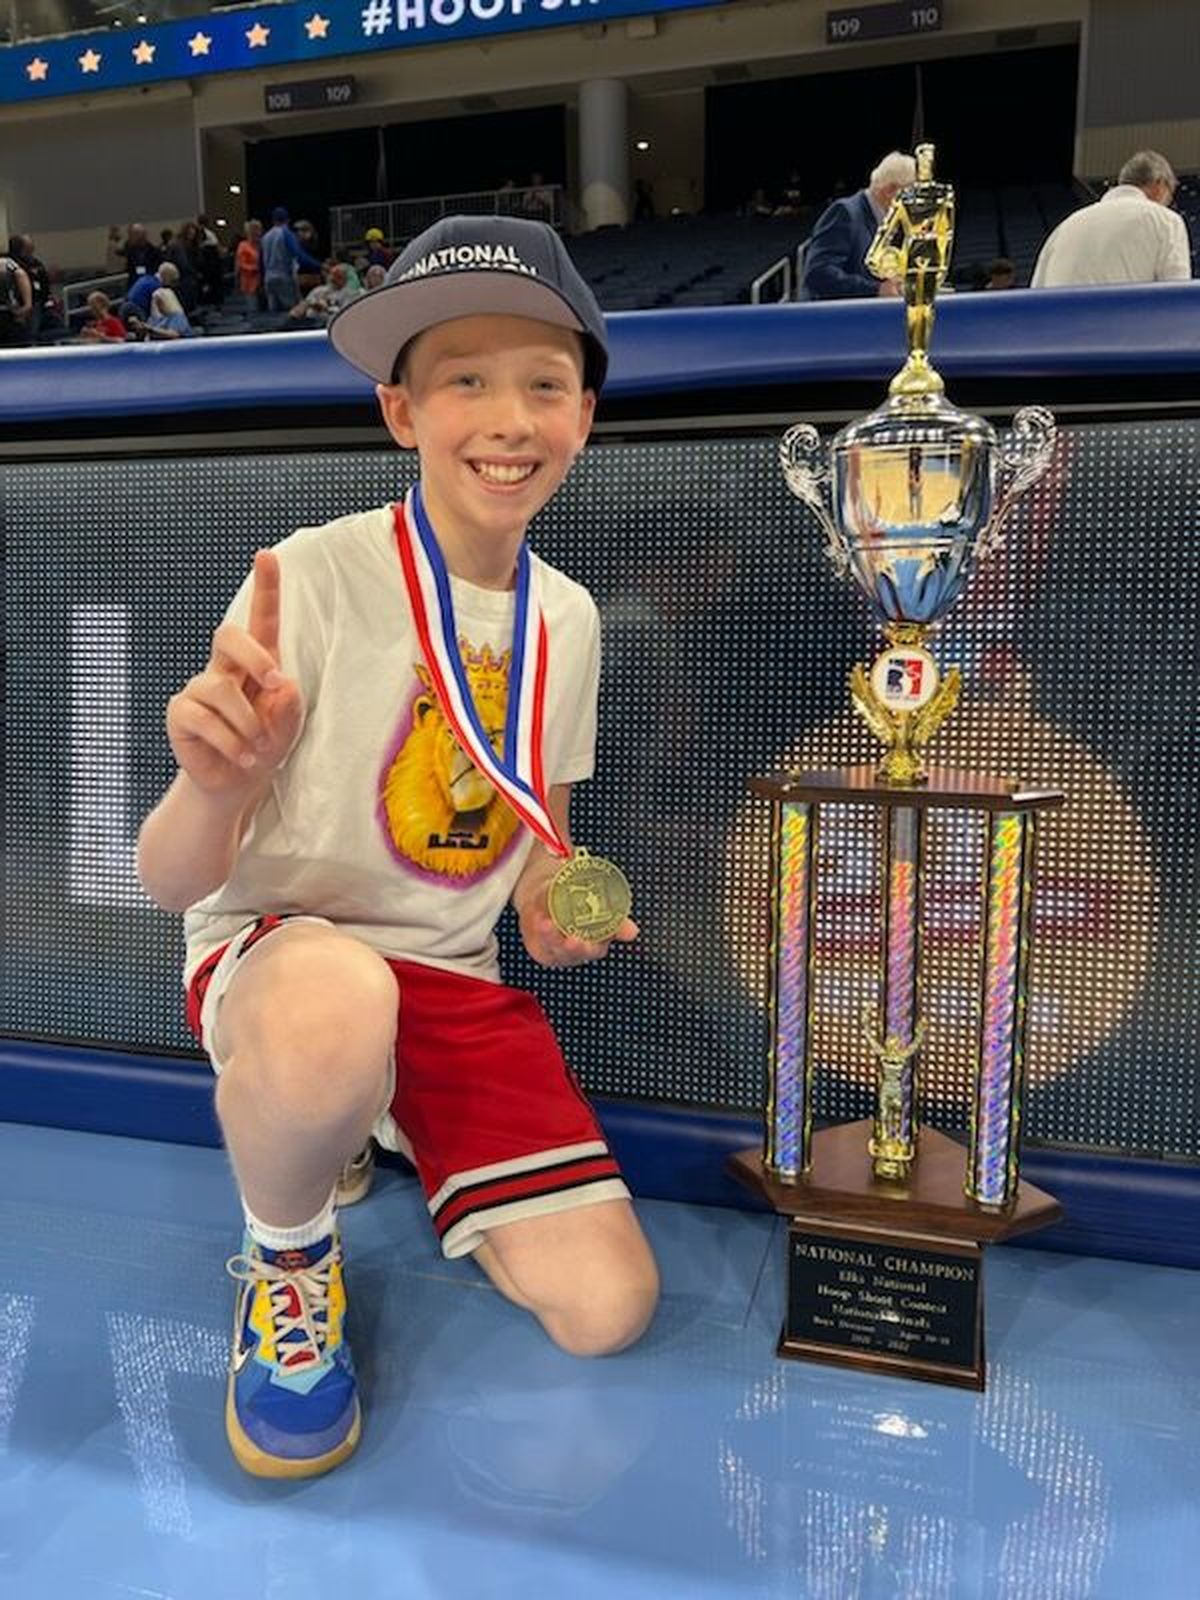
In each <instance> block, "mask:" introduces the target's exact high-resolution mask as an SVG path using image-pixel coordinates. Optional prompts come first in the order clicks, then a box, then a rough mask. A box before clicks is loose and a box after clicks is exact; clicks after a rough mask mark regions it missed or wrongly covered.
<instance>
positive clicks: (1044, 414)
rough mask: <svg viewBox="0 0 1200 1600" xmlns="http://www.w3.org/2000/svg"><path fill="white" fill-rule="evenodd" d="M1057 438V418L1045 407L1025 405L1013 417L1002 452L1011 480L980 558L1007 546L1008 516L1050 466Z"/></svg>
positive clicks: (981, 544)
mask: <svg viewBox="0 0 1200 1600" xmlns="http://www.w3.org/2000/svg"><path fill="white" fill-rule="evenodd" d="M1057 437H1058V428H1057V425H1056V423H1055V421H1054V417H1053V415H1052V414H1051V413H1050V412H1049V411H1047V410H1046V408H1045V406H1022V407H1021V409H1020V411H1018V412H1017V413H1016V415H1015V416H1014V417H1013V420H1012V431H1011V432H1010V434H1009V436H1008V439H1007V440H1006V441H1005V444H1004V447H1003V449H1002V450H1001V452H1000V463H1001V468H1002V470H1003V471H1006V472H1008V473H1011V477H1010V478H1009V481H1008V483H1007V484H1006V485H1005V486H1004V489H1003V491H1002V493H1001V496H1000V505H999V507H998V508H997V511H996V515H995V516H994V517H993V518H992V520H991V522H990V523H989V524H988V527H987V530H986V531H985V533H984V535H983V537H982V539H980V541H979V554H980V555H981V556H987V555H991V553H992V551H993V550H998V549H999V548H1000V546H1001V545H1002V544H1003V543H1004V534H1003V528H1004V524H1005V523H1006V522H1007V520H1008V517H1009V513H1010V512H1011V511H1012V508H1013V506H1014V505H1016V503H1017V500H1018V499H1019V497H1020V496H1021V495H1023V494H1024V493H1025V491H1026V489H1030V488H1032V487H1033V485H1034V484H1035V483H1036V482H1037V481H1038V479H1039V478H1040V477H1041V476H1042V475H1043V474H1044V473H1045V471H1046V469H1047V468H1048V467H1049V465H1050V463H1051V461H1052V460H1053V459H1054V446H1055V442H1056V440H1057Z"/></svg>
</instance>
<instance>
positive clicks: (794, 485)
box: [779, 422, 850, 577]
mask: <svg viewBox="0 0 1200 1600" xmlns="http://www.w3.org/2000/svg"><path fill="white" fill-rule="evenodd" d="M779 465H780V466H781V467H782V468H783V475H784V477H785V478H786V479H787V486H788V488H789V489H790V490H791V491H792V493H793V494H794V495H795V496H796V498H797V500H801V501H803V503H804V504H805V505H806V506H807V507H808V509H809V510H810V511H811V512H812V513H813V515H814V516H815V517H816V519H817V521H818V522H819V523H820V524H821V529H822V531H823V532H824V534H825V554H826V555H827V556H828V557H829V559H830V561H832V563H833V565H834V568H835V570H836V571H837V573H838V576H839V577H840V576H841V574H842V573H843V572H845V571H846V569H847V568H848V567H849V565H850V557H849V555H848V554H847V551H846V547H845V544H844V543H843V540H842V537H841V535H840V534H839V532H838V529H837V524H836V523H835V522H834V520H833V517H832V516H831V515H830V512H829V506H828V502H827V494H828V490H829V462H828V460H827V458H826V455H825V447H824V446H823V445H822V443H821V436H820V434H819V433H818V432H817V430H816V429H815V428H814V427H813V425H812V423H811V422H798V423H797V424H796V425H795V427H793V428H789V429H788V431H787V432H786V433H785V434H784V436H783V438H782V439H781V440H780V441H779Z"/></svg>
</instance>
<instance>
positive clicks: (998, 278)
mask: <svg viewBox="0 0 1200 1600" xmlns="http://www.w3.org/2000/svg"><path fill="white" fill-rule="evenodd" d="M983 287H984V288H985V289H1015V288H1016V287H1017V269H1016V267H1015V266H1013V264H1012V262H1011V261H1010V260H1009V259H1008V257H1007V256H997V257H996V259H995V260H994V261H992V262H990V263H989V265H988V269H987V278H986V279H985V281H984V284H983Z"/></svg>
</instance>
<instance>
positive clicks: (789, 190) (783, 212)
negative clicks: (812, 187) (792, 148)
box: [775, 167, 873, 237]
mask: <svg viewBox="0 0 1200 1600" xmlns="http://www.w3.org/2000/svg"><path fill="white" fill-rule="evenodd" d="M803 210H804V190H803V187H802V183H801V178H800V174H799V172H798V171H797V169H796V168H795V167H793V168H792V170H791V172H790V173H789V174H788V181H787V182H786V183H785V184H784V186H783V191H782V193H781V194H780V196H779V204H778V205H777V206H776V207H775V215H776V216H777V217H798V216H799V215H800V213H801V211H803ZM872 237H873V236H872Z"/></svg>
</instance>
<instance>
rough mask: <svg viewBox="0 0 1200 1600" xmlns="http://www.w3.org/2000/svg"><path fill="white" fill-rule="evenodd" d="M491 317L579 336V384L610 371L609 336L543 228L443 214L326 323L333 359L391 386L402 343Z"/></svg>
mask: <svg viewBox="0 0 1200 1600" xmlns="http://www.w3.org/2000/svg"><path fill="white" fill-rule="evenodd" d="M495 313H499V314H502V315H506V316H512V317H531V318H533V319H534V320H535V321H538V322H552V323H554V324H555V326H557V327H560V328H574V329H575V331H576V332H577V333H581V334H582V335H583V347H584V362H583V381H584V386H585V387H586V388H589V389H594V390H595V391H596V392H597V394H598V393H599V392H600V386H601V385H602V384H603V382H604V376H605V373H606V372H607V371H608V334H607V332H606V331H605V327H604V316H603V314H602V312H601V310H600V307H599V306H598V305H597V304H596V297H595V295H593V293H592V291H591V290H590V289H589V288H588V286H587V284H586V283H585V282H584V281H583V279H582V278H581V277H580V275H579V272H578V270H577V269H576V266H575V263H574V262H573V261H572V260H571V258H570V256H569V255H568V254H567V251H566V246H565V245H564V244H563V242H562V240H561V239H560V238H559V236H558V234H557V233H555V231H554V229H553V228H551V227H549V226H548V225H547V224H546V223H544V222H532V221H526V220H525V219H524V218H520V217H443V218H442V220H441V221H440V222H435V223H434V224H433V226H432V227H431V228H426V230H425V232H424V233H422V234H418V236H417V237H416V238H415V239H414V240H413V241H412V242H411V244H407V245H405V247H404V249H403V250H402V251H401V252H400V254H399V255H398V256H397V257H396V259H395V261H393V262H392V265H391V266H390V267H389V268H388V274H387V277H386V279H385V280H384V282H383V285H382V287H381V288H378V289H372V290H371V292H370V294H364V295H362V296H360V297H359V298H358V299H357V300H351V301H350V303H349V304H348V305H346V306H343V307H342V309H341V310H340V311H339V312H338V314H337V315H336V316H335V317H334V318H333V320H332V321H331V322H330V324H329V337H330V339H331V340H332V341H333V347H334V349H335V350H336V351H337V353H338V354H339V355H340V356H344V357H345V358H346V360H347V361H349V362H352V363H353V365H354V366H356V367H358V368H359V369H360V371H362V372H365V373H366V374H367V375H368V377H371V378H374V379H375V381H376V383H394V382H395V381H396V360H397V357H398V356H399V355H400V352H401V351H402V350H403V349H404V346H405V345H406V344H407V343H408V341H409V340H410V339H415V338H416V336H417V334H418V333H423V332H424V331H425V329H426V328H432V327H433V326H434V324H435V323H438V322H449V321H450V319H451V318H452V317H473V316H479V315H481V314H495Z"/></svg>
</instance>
